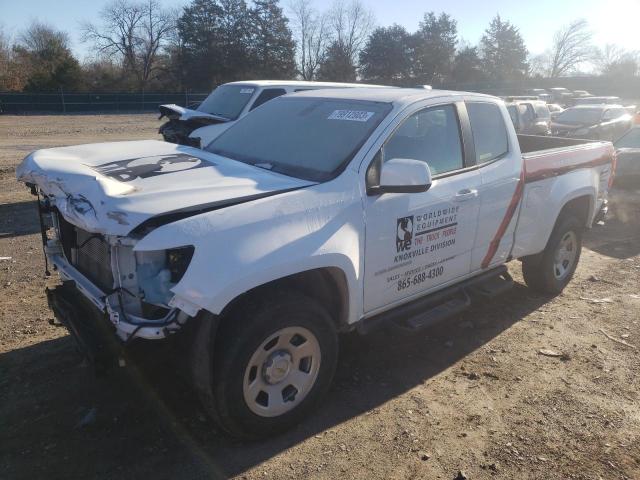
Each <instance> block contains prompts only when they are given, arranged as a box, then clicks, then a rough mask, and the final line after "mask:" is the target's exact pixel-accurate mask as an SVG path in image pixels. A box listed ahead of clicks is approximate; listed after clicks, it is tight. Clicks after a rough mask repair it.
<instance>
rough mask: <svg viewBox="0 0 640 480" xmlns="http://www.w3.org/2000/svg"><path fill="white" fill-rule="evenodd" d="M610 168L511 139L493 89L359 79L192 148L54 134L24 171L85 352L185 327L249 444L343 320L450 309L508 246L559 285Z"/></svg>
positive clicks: (288, 408) (351, 323)
mask: <svg viewBox="0 0 640 480" xmlns="http://www.w3.org/2000/svg"><path fill="white" fill-rule="evenodd" d="M614 166H615V157H614V150H613V146H612V145H611V143H609V142H588V141H582V140H575V139H562V138H553V137H527V136H522V137H518V136H516V134H515V132H514V129H513V125H512V123H511V121H510V119H509V114H508V112H507V110H506V108H505V106H504V103H503V102H502V101H501V100H499V99H497V98H495V97H490V96H484V95H478V94H472V93H461V92H447V91H437V90H433V91H427V90H422V89H421V90H418V89H364V88H363V89H344V90H316V91H309V92H301V93H297V94H293V95H287V96H283V97H280V98H278V99H276V100H273V101H271V102H268V103H267V104H265V105H263V106H262V107H261V108H259V109H256V110H255V111H254V112H252V113H251V114H250V115H247V116H246V117H244V118H242V119H241V120H239V121H238V122H237V123H236V124H235V125H234V126H233V127H231V128H229V129H228V130H226V131H225V132H224V133H223V134H222V135H220V137H218V138H217V139H216V140H215V141H214V142H213V143H212V144H211V145H209V146H208V147H207V149H206V150H199V149H196V148H192V147H186V146H179V145H174V144H170V143H165V142H160V141H136V142H119V143H108V144H93V145H81V146H74V147H64V148H52V149H48V150H39V151H36V152H34V153H31V154H30V155H28V156H27V157H26V158H25V159H24V161H23V163H22V164H21V166H20V167H19V169H18V172H17V176H18V179H19V180H20V181H22V182H25V183H27V185H29V186H31V188H32V190H33V192H34V193H36V194H38V195H39V205H40V213H41V220H42V224H43V241H44V248H45V253H46V257H47V259H48V263H49V265H50V266H51V265H52V266H53V268H55V270H57V271H58V273H59V275H60V278H61V280H62V284H61V285H60V286H58V287H56V288H54V289H52V290H48V297H49V302H50V305H51V307H52V309H53V310H54V312H55V314H56V317H57V318H58V319H59V320H60V321H61V322H62V323H64V324H65V325H67V326H68V328H69V329H70V331H71V332H72V333H73V334H74V336H76V338H77V339H78V341H79V343H80V345H81V346H82V348H83V349H84V350H85V351H87V352H88V353H90V354H91V355H93V356H94V357H97V358H99V359H101V358H102V354H101V353H100V352H101V350H100V349H99V348H100V347H102V346H104V344H105V343H108V342H107V341H106V340H105V338H106V337H110V338H112V339H115V338H118V339H119V341H118V342H117V343H118V344H121V345H125V346H126V345H128V344H130V343H131V341H132V340H133V339H162V338H166V337H176V338H182V340H184V341H183V342H182V343H183V344H185V345H186V347H184V348H186V352H185V354H184V356H185V358H189V359H190V360H189V361H190V368H191V373H192V376H193V381H194V384H195V387H196V390H197V392H198V393H199V395H200V397H201V398H202V401H203V404H204V406H205V408H206V409H207V410H208V411H209V412H210V413H211V415H212V416H213V417H214V418H215V419H216V420H217V421H218V422H219V424H220V425H221V426H222V427H223V428H224V429H225V430H226V431H227V432H230V433H231V434H234V435H237V436H242V437H260V436H266V435H270V434H273V433H274V432H277V431H281V430H283V429H286V428H288V427H289V426H291V425H293V424H295V423H296V422H298V421H300V420H301V419H302V418H303V417H304V416H305V415H307V414H308V413H309V412H310V410H311V409H312V408H313V406H314V405H316V404H317V403H318V401H319V400H320V399H321V398H322V396H323V395H324V394H325V392H326V391H327V389H328V387H329V384H330V383H331V380H332V377H333V374H334V370H335V368H336V364H337V357H338V341H337V334H338V333H340V332H345V331H350V330H354V329H357V330H358V331H360V332H361V333H365V332H367V331H369V330H371V329H372V328H374V327H376V326H381V325H386V326H393V327H394V328H402V329H406V330H410V331H412V330H419V329H422V328H425V327H428V326H430V325H433V324H434V323H435V322H439V321H443V320H445V319H447V318H450V317H452V316H453V315H456V314H457V313H459V312H461V311H462V310H463V309H465V308H468V307H469V305H470V303H471V300H472V299H473V298H478V297H480V298H483V297H484V298H486V297H487V296H492V295H495V294H498V293H500V292H502V291H504V290H505V289H506V288H508V287H509V286H510V285H511V283H512V280H511V278H510V277H509V274H508V273H507V270H506V267H505V264H506V263H507V262H509V261H511V260H514V259H520V260H521V261H522V265H523V271H524V278H525V280H526V282H527V284H528V285H529V286H530V287H532V288H535V289H536V290H540V291H543V292H548V293H551V294H556V293H558V292H560V291H561V290H562V289H563V288H564V287H565V286H566V285H567V283H568V282H569V281H570V279H571V277H572V275H573V273H574V270H575V268H576V265H577V263H578V259H579V258H580V250H581V237H582V232H583V229H585V228H589V227H591V226H592V224H593V223H594V221H596V220H598V219H599V217H601V216H602V215H603V213H604V212H605V210H606V196H607V190H608V187H609V185H610V184H611V182H612V179H613V173H614V172H613V170H614ZM50 227H52V228H50ZM105 328H106V329H107V330H108V331H107V334H106V337H105V335H104V332H103V334H99V333H98V332H100V331H104V329H105ZM101 329H102V330H101ZM390 348H393V347H390ZM119 354H122V353H121V352H120V353H119Z"/></svg>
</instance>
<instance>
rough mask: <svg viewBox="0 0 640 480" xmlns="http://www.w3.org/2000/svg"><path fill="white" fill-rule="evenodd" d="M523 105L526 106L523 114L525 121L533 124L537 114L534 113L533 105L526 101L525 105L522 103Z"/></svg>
mask: <svg viewBox="0 0 640 480" xmlns="http://www.w3.org/2000/svg"><path fill="white" fill-rule="evenodd" d="M522 107H524V113H523V114H522V116H523V118H524V123H526V124H527V125H530V124H532V123H533V121H534V119H535V114H534V113H533V107H532V106H531V104H530V103H525V104H524V105H522Z"/></svg>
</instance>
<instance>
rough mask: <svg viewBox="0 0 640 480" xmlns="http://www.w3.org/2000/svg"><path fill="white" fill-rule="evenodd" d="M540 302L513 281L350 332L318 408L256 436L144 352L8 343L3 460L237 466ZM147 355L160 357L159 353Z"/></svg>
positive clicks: (44, 464) (189, 469) (51, 472)
mask: <svg viewBox="0 0 640 480" xmlns="http://www.w3.org/2000/svg"><path fill="white" fill-rule="evenodd" d="M547 301H549V298H548V297H542V296H537V295H535V294H533V293H532V292H531V291H530V290H529V289H527V288H526V287H524V286H522V285H520V284H516V285H515V287H514V289H513V290H512V291H511V292H510V293H509V294H508V295H505V296H503V297H500V298H497V299H495V300H492V301H491V302H478V303H479V306H477V307H475V308H473V309H471V310H469V311H468V312H466V313H465V314H463V315H461V316H460V317H458V318H455V319H453V320H452V321H450V322H447V323H445V324H442V325H440V326H437V327H434V328H431V329H429V330H426V331H424V332H420V333H418V334H413V335H402V334H397V333H390V332H389V331H388V330H383V331H378V332H374V333H372V334H370V335H368V336H364V337H361V336H359V335H357V334H355V333H354V334H349V335H346V336H344V337H343V339H342V342H341V354H340V361H339V365H338V370H337V374H336V378H335V381H334V385H333V388H332V389H331V391H330V393H329V395H328V396H327V398H326V400H325V401H324V403H323V404H322V405H321V406H320V408H319V409H318V411H316V412H315V413H314V414H313V415H311V416H310V417H309V418H308V419H307V420H306V421H304V422H303V423H302V424H301V425H300V426H298V427H296V428H295V429H293V430H292V431H289V432H287V433H285V434H282V435H280V436H277V437H274V438H270V439H268V440H266V441H259V442H245V443H243V442H238V441H235V440H232V439H230V438H229V437H227V436H225V435H223V434H222V433H220V432H219V431H218V430H217V429H216V427H215V425H214V424H213V422H212V421H210V420H209V419H208V418H206V417H205V414H204V412H203V410H202V409H201V407H200V406H199V404H198V402H197V400H196V398H195V395H194V394H193V393H192V391H191V390H190V388H189V387H188V386H187V383H186V381H184V379H183V378H182V377H181V376H180V375H178V374H177V373H175V371H174V370H172V369H171V368H167V365H166V364H164V365H159V364H154V363H152V362H150V361H145V362H143V364H142V365H140V364H136V365H133V366H129V367H127V368H125V369H119V370H118V371H117V372H115V374H110V375H108V376H107V377H106V378H97V379H96V378H94V376H93V374H92V371H91V369H90V368H89V367H87V366H83V365H82V364H79V362H78V359H77V356H76V355H75V352H74V348H73V345H72V342H71V340H70V338H69V337H68V336H66V337H62V338H59V339H56V340H50V341H46V342H42V343H39V344H36V345H34V346H31V347H27V348H23V349H19V350H14V351H11V352H8V353H5V354H2V355H0V419H2V423H3V427H2V428H1V429H0V444H2V445H3V448H2V452H0V469H1V470H2V471H3V472H5V475H7V478H14V479H19V478H25V479H27V478H41V477H43V476H45V475H46V476H47V477H48V478H72V477H73V478H76V477H77V478H83V477H84V478H86V477H91V478H118V479H122V478H142V477H143V476H145V475H148V476H153V478H187V479H191V478H226V477H228V476H234V475H240V474H242V473H243V472H245V471H247V470H248V469H250V468H252V467H255V466H257V465H260V464H261V463H262V462H264V461H266V460H267V459H269V458H271V457H273V456H275V455H278V454H279V453H281V452H284V451H286V450H287V449H289V448H290V447H292V446H293V445H296V444H298V443H300V442H302V441H304V440H305V439H308V438H310V437H313V436H314V435H318V434H322V433H323V432H326V431H327V430H329V429H331V428H333V427H335V426H336V425H338V424H340V423H342V422H345V421H348V420H350V419H353V418H356V417H358V416H360V415H362V414H365V413H367V412H370V411H372V410H374V409H375V408H377V407H380V406H381V405H383V404H385V403H386V402H388V401H389V400H391V399H393V398H394V397H397V396H398V395H401V394H403V393H405V392H407V391H408V390H410V389H412V388H414V387H416V386H418V385H421V384H423V383H425V382H426V381H427V380H429V379H430V378H432V377H434V376H436V375H438V374H439V373H441V372H442V371H443V370H445V369H447V368H449V367H451V366H452V365H454V364H455V363H456V362H458V361H459V360H461V359H462V358H464V357H466V356H467V355H469V354H470V353H471V352H473V351H475V350H477V349H479V348H482V347H483V346H484V345H485V344H486V343H487V342H489V341H490V340H492V339H494V338H495V337H497V336H499V335H500V334H501V333H502V332H504V331H505V330H507V329H509V328H510V327H511V326H512V325H513V324H515V323H517V322H518V321H520V320H521V319H522V318H524V317H526V316H527V315H528V314H529V313H530V312H532V311H534V310H537V309H538V308H539V307H540V306H541V305H543V304H545V303H546V302H547ZM470 325H471V326H470ZM463 326H464V327H463ZM146 348H150V349H154V348H160V349H162V348H163V347H161V346H157V347H156V346H147V347H146ZM138 353H140V352H138ZM156 353H157V352H156ZM143 358H147V359H154V360H153V361H154V362H155V359H157V358H158V355H153V352H146V353H145V355H143Z"/></svg>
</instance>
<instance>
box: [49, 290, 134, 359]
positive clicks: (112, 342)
mask: <svg viewBox="0 0 640 480" xmlns="http://www.w3.org/2000/svg"><path fill="white" fill-rule="evenodd" d="M46 292H47V301H48V303H49V307H50V308H51V310H52V311H53V313H54V315H55V317H56V319H57V320H58V321H59V322H60V323H61V324H63V325H64V326H65V327H66V328H67V330H68V331H69V333H70V334H71V336H72V337H73V339H74V340H75V342H76V345H77V347H78V350H79V351H80V353H81V354H82V355H84V356H85V357H86V358H87V359H88V360H89V361H90V362H91V363H92V364H93V365H95V367H96V369H97V370H106V369H108V368H109V367H113V366H115V365H116V364H117V361H118V358H120V357H121V355H122V344H120V343H119V342H117V341H116V338H115V336H114V330H115V329H114V327H113V326H112V325H110V324H109V322H108V320H107V319H106V318H105V315H104V313H102V312H101V311H100V310H98V309H97V308H96V307H95V306H94V305H92V304H91V303H89V302H87V301H86V300H85V299H84V298H83V297H82V295H81V294H80V292H79V291H78V289H77V288H76V285H75V283H74V282H72V281H66V282H63V283H62V285H59V286H57V287H55V288H52V289H49V288H47V290H46Z"/></svg>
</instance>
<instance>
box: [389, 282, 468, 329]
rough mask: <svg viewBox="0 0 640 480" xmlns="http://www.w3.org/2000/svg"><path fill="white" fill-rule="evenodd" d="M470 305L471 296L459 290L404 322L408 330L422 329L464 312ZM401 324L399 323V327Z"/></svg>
mask: <svg viewBox="0 0 640 480" xmlns="http://www.w3.org/2000/svg"><path fill="white" fill-rule="evenodd" d="M470 305H471V298H470V297H469V295H468V294H467V292H465V291H464V290H460V293H458V294H457V295H455V296H454V297H452V298H450V299H449V300H446V301H444V302H442V303H440V304H438V305H436V306H435V307H433V308H431V309H430V310H427V311H426V312H423V313H421V314H418V315H415V316H413V317H410V318H409V319H407V320H406V321H405V322H404V323H405V324H406V326H407V327H408V328H409V329H410V330H422V329H423V328H427V327H431V326H432V325H435V324H437V323H440V322H441V321H443V320H446V319H447V318H451V317H453V316H454V315H457V314H459V313H462V312H464V311H465V310H466V309H467V308H469V306H470ZM402 326H403V325H400V327H402ZM405 328H406V327H405Z"/></svg>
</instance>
